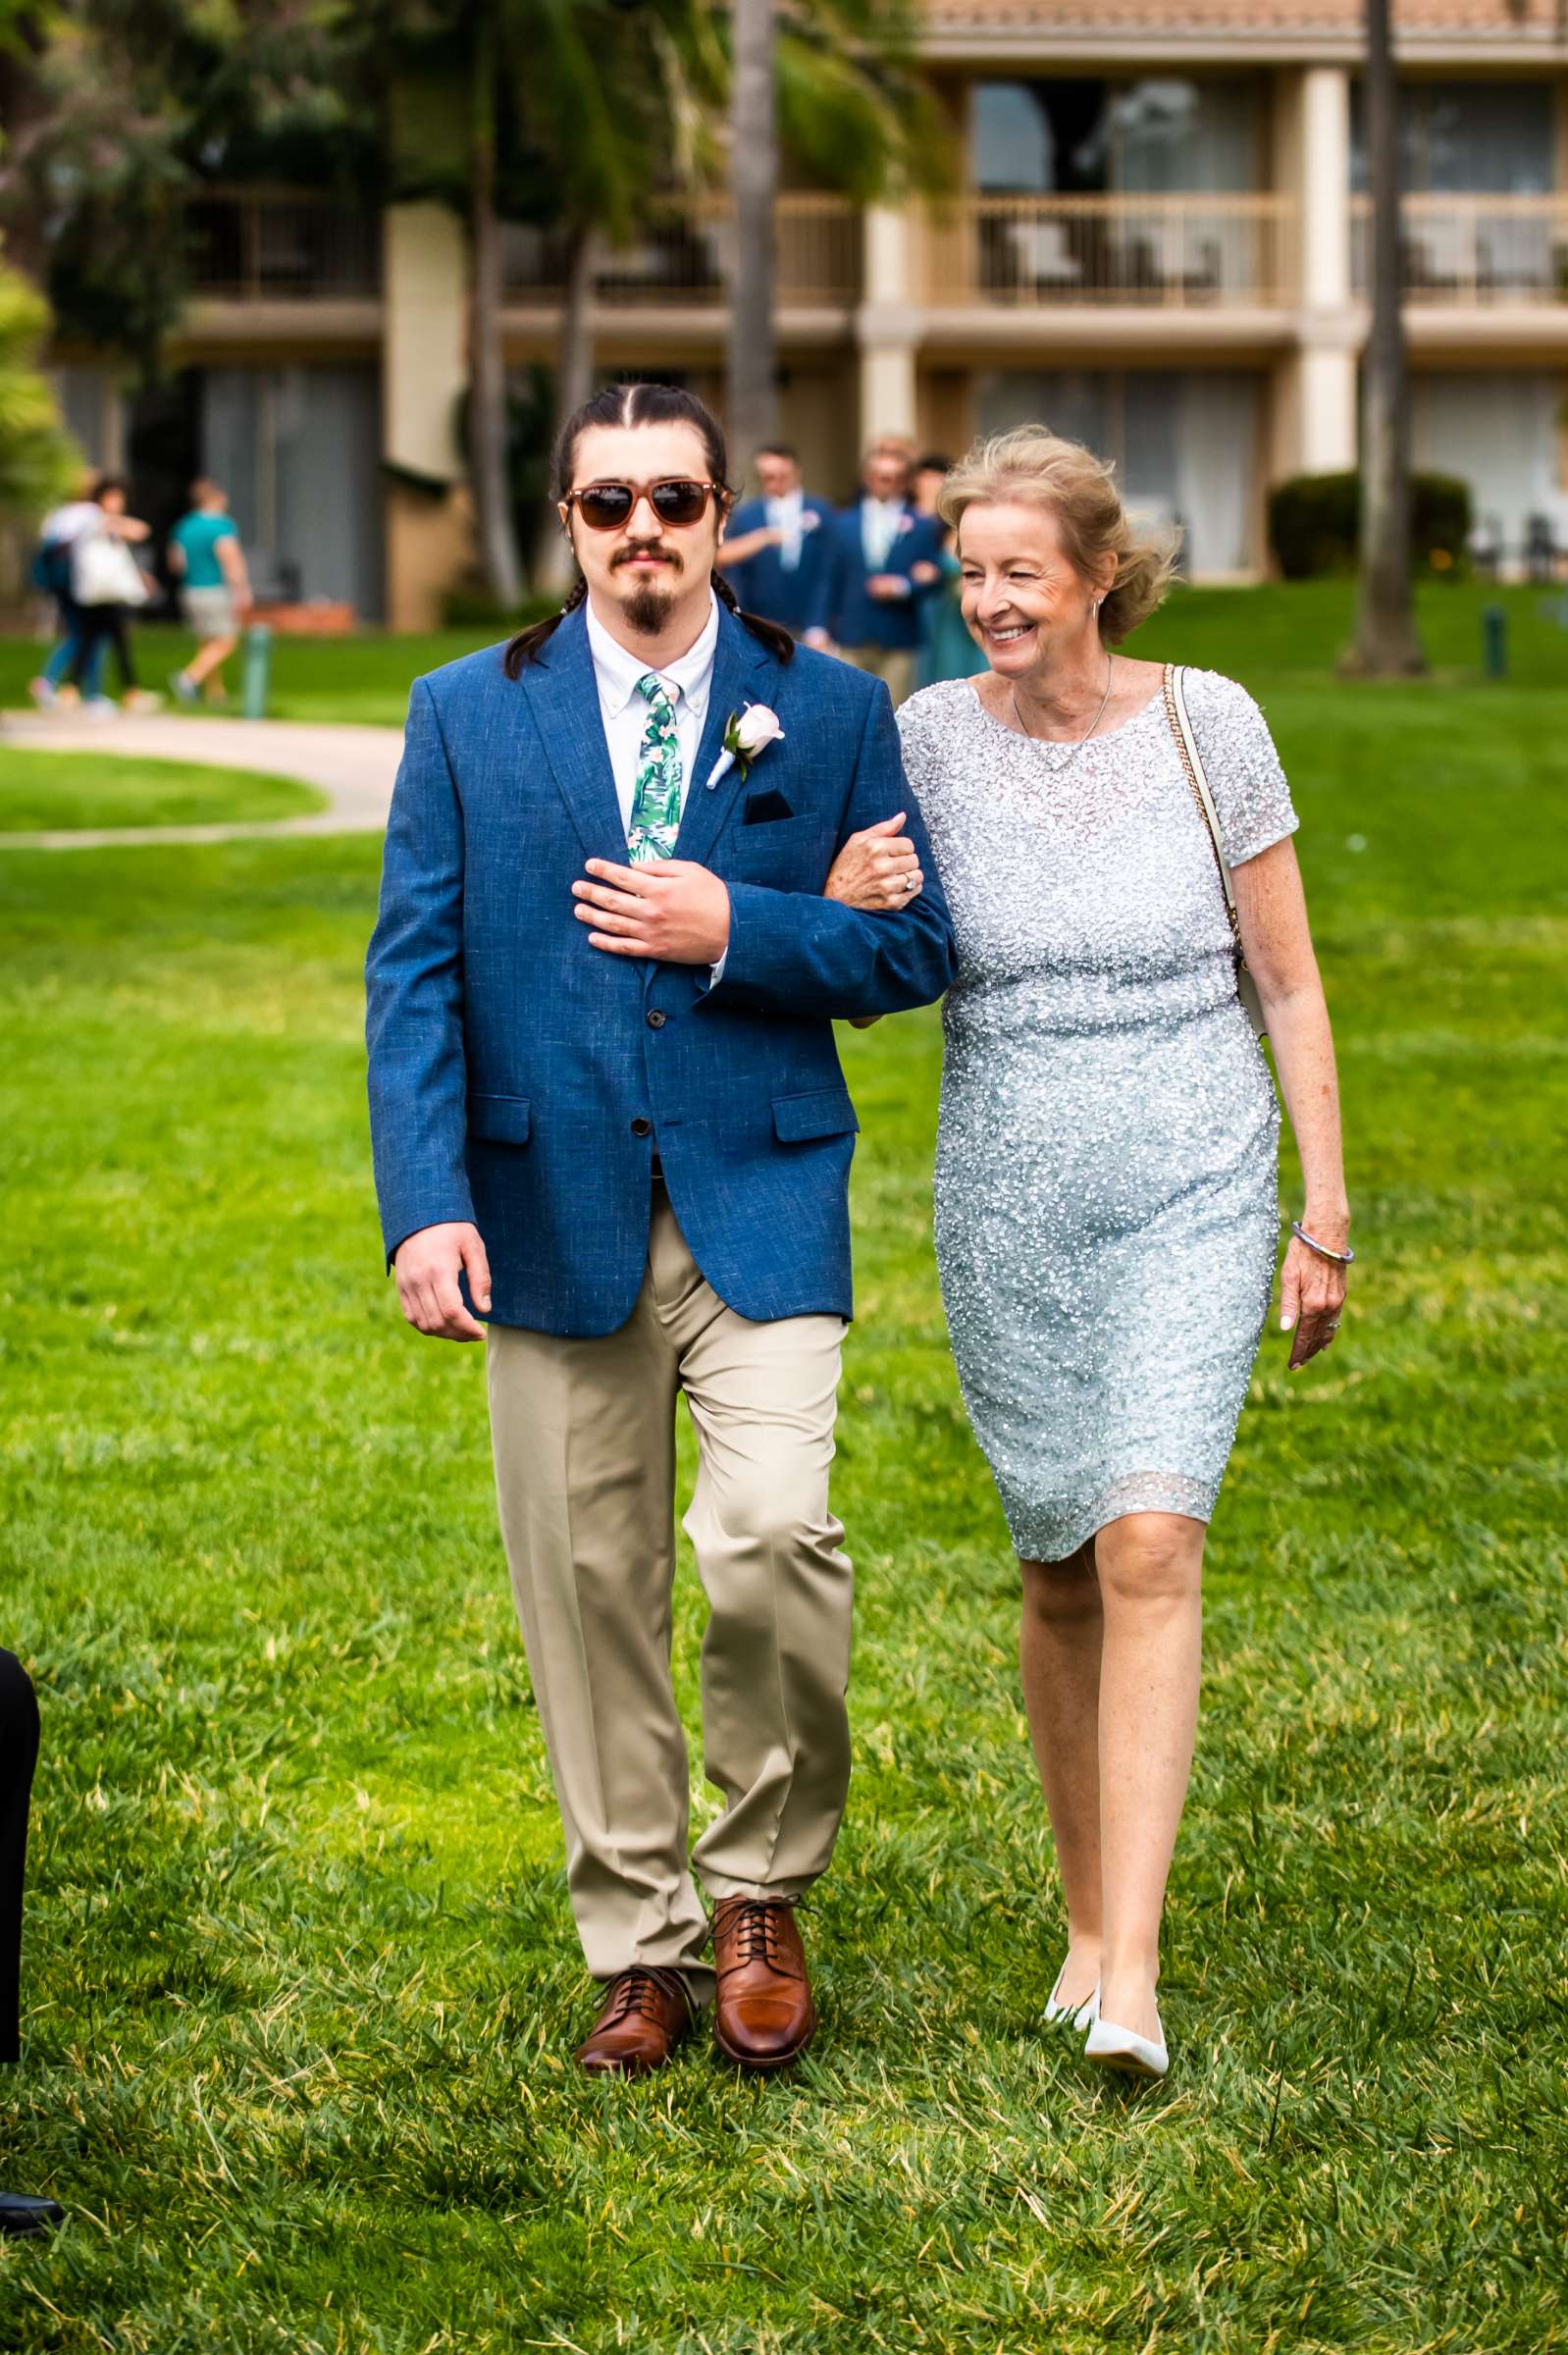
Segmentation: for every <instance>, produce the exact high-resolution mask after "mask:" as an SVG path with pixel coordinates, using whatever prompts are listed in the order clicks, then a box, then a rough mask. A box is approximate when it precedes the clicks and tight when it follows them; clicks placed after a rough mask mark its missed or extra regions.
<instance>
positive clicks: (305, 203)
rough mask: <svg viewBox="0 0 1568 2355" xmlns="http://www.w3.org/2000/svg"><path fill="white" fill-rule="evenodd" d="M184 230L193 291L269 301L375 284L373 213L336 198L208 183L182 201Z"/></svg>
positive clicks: (374, 288) (326, 295)
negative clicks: (206, 191)
mask: <svg viewBox="0 0 1568 2355" xmlns="http://www.w3.org/2000/svg"><path fill="white" fill-rule="evenodd" d="M185 235H186V238H187V240H188V248H187V249H188V253H189V262H190V273H191V285H192V287H193V288H194V290H195V291H196V293H198V294H206V295H214V296H219V297H222V298H224V299H226V300H229V301H232V302H263V301H269V302H270V301H273V300H276V299H282V300H285V301H296V300H300V299H304V300H307V301H309V300H316V301H322V300H329V299H331V298H332V297H334V296H339V297H340V296H343V295H353V294H375V293H377V292H379V291H380V288H381V221H380V217H379V215H378V214H376V213H375V212H373V211H369V210H361V209H359V208H357V207H355V206H352V205H348V204H345V203H344V202H343V200H342V199H341V198H340V197H336V196H323V195H304V194H293V193H290V192H287V191H283V190H276V189H258V188H237V189H215V190H214V191H213V192H212V193H211V194H210V195H205V196H201V197H198V198H197V200H196V201H195V202H194V203H193V204H192V205H190V206H189V207H188V209H187V211H186V214H185Z"/></svg>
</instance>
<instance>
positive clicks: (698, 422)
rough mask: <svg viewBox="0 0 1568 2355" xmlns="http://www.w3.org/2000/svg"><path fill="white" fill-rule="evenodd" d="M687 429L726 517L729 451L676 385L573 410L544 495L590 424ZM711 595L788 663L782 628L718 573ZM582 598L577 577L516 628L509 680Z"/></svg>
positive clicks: (611, 396)
mask: <svg viewBox="0 0 1568 2355" xmlns="http://www.w3.org/2000/svg"><path fill="white" fill-rule="evenodd" d="M596 425H610V426H616V425H618V426H637V425H690V426H693V427H695V428H696V430H697V432H698V433H699V434H700V435H701V437H702V442H703V455H704V458H705V460H706V465H707V472H708V479H709V481H711V482H714V483H717V484H718V486H719V489H718V493H717V497H718V499H719V503H720V510H721V512H723V513H726V514H727V513H728V511H729V509H730V507H731V506H732V505H733V504H734V499H735V494H734V492H733V491H732V490H731V489H730V487H729V453H728V451H727V450H726V449H725V446H724V432H723V428H722V427H721V426H720V424H719V422H718V419H717V418H716V417H715V416H714V415H713V412H712V410H711V409H709V408H707V407H706V405H705V403H704V402H702V401H700V400H699V399H698V397H697V395H696V393H695V392H685V391H683V390H682V388H681V387H680V386H678V385H648V384H632V385H606V386H605V387H604V390H603V391H602V392H596V393H595V394H594V396H593V398H592V399H591V400H585V401H584V403H583V405H582V407H581V408H580V409H574V410H573V412H572V414H571V416H570V417H568V418H567V420H566V422H565V424H564V425H563V426H562V427H561V429H560V432H559V433H558V434H557V435H556V437H555V447H554V450H553V452H552V453H551V457H550V468H549V484H550V496H551V497H552V498H554V499H555V500H556V501H557V503H558V502H559V501H560V500H561V499H563V498H564V497H566V495H567V493H568V492H569V491H570V489H571V487H572V475H573V473H574V472H575V471H576V466H577V445H578V443H579V442H580V441H581V440H582V438H583V436H584V434H586V433H587V432H588V430H589V428H590V427H591V426H596ZM710 577H711V582H712V589H713V594H714V596H715V597H716V598H717V599H718V601H719V602H720V604H722V605H727V606H728V608H729V610H730V611H731V612H732V613H733V614H734V615H735V616H736V618H737V620H739V621H742V622H744V623H745V625H746V627H747V629H749V630H750V631H751V633H752V636H753V637H754V638H756V639H758V641H759V643H760V644H761V645H763V646H765V647H766V649H767V651H768V653H769V654H771V655H772V656H773V657H774V659H775V661H779V662H788V661H790V660H792V659H793V657H794V654H795V641H794V639H793V638H792V637H791V636H790V634H789V632H788V630H783V629H780V628H779V626H778V624H777V622H773V621H763V620H762V619H761V617H760V616H759V615H758V614H756V613H743V612H742V611H741V609H740V603H739V601H738V600H737V598H736V595H735V592H734V590H733V589H732V588H731V587H730V585H729V583H728V581H726V580H725V578H724V575H723V574H722V573H721V572H717V571H715V572H714V573H713V574H712V575H711V576H710ZM587 595H588V583H587V582H586V581H585V580H584V579H583V578H582V575H581V574H579V575H578V578H577V580H576V582H575V584H574V586H573V588H572V590H571V593H570V595H569V596H568V597H567V600H566V602H565V603H564V604H563V605H562V607H561V609H560V611H559V612H558V613H551V614H550V615H549V618H548V620H545V621H536V622H535V623H534V625H533V627H532V629H527V630H519V631H518V633H517V635H516V637H515V638H514V639H513V640H512V641H511V643H510V645H509V646H508V647H507V649H506V654H505V656H504V668H505V672H506V676H507V677H508V678H509V679H515V678H518V677H519V676H520V675H521V673H522V669H523V665H524V663H525V662H533V661H535V660H537V658H538V656H539V655H540V654H541V653H542V652H543V651H544V649H545V647H546V646H548V645H549V641H550V639H551V638H552V637H553V636H554V634H555V632H556V631H557V630H558V629H559V628H560V625H561V623H562V622H563V621H564V620H565V619H566V616H567V614H568V613H572V612H575V611H576V609H577V607H578V606H579V605H580V604H581V603H582V602H583V600H584V599H585V598H586V597H587Z"/></svg>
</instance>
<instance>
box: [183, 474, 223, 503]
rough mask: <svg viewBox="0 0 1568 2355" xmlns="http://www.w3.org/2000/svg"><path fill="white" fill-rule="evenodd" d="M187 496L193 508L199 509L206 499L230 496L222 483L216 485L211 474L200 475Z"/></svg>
mask: <svg viewBox="0 0 1568 2355" xmlns="http://www.w3.org/2000/svg"><path fill="white" fill-rule="evenodd" d="M186 496H187V497H188V498H189V500H190V503H191V505H192V506H193V507H199V506H200V504H201V502H202V500H203V499H204V498H225V497H228V494H227V492H226V491H225V490H224V487H223V485H222V483H215V482H214V481H213V479H212V476H211V475H210V474H198V475H197V476H196V478H195V480H194V482H193V483H192V484H191V486H190V489H189V491H188V492H187V494H186Z"/></svg>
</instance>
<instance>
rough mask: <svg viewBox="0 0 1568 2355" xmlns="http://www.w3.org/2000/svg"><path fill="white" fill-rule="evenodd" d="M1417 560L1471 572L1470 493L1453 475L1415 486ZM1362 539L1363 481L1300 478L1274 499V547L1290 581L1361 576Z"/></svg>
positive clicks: (1427, 477) (1425, 478)
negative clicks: (1467, 550) (1466, 567)
mask: <svg viewBox="0 0 1568 2355" xmlns="http://www.w3.org/2000/svg"><path fill="white" fill-rule="evenodd" d="M1410 489H1411V502H1410V552H1411V554H1412V556H1413V557H1414V559H1415V561H1416V563H1417V564H1418V565H1420V566H1421V567H1423V568H1424V569H1426V570H1430V571H1434V572H1445V573H1449V574H1452V573H1457V572H1459V571H1461V570H1462V569H1463V567H1464V561H1465V547H1466V543H1467V541H1468V540H1469V537H1470V516H1471V499H1470V486H1469V484H1468V483H1462V482H1459V481H1457V480H1456V479H1455V477H1454V476H1452V475H1448V474H1418V475H1415V476H1413V477H1412V478H1411V486H1410ZM1360 533H1361V477H1360V475H1359V474H1297V475H1292V476H1291V478H1290V480H1289V481H1288V482H1284V483H1281V484H1279V485H1278V486H1277V488H1276V489H1275V490H1273V491H1272V492H1271V493H1270V494H1269V545H1270V547H1271V548H1272V549H1274V553H1275V556H1276V559H1277V560H1278V562H1279V566H1280V570H1281V572H1282V573H1283V575H1284V577H1285V579H1286V580H1287V581H1306V580H1311V579H1312V578H1313V577H1314V576H1315V575H1316V574H1319V573H1325V572H1351V571H1353V570H1354V569H1355V562H1356V547H1357V542H1358V540H1359V538H1360Z"/></svg>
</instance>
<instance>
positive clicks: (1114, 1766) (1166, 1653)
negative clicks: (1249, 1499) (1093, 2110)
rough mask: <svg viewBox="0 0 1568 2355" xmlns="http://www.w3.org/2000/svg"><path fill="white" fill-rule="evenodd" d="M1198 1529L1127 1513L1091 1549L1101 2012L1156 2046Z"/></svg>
mask: <svg viewBox="0 0 1568 2355" xmlns="http://www.w3.org/2000/svg"><path fill="white" fill-rule="evenodd" d="M1205 1534H1206V1532H1205V1529H1204V1525H1203V1523H1202V1522H1201V1521H1193V1520H1189V1519H1188V1518H1187V1517H1186V1516H1185V1515H1184V1514H1181V1513H1127V1514H1125V1515H1124V1517H1123V1518H1122V1519H1121V1520H1118V1521H1109V1522H1107V1524H1106V1526H1105V1527H1104V1528H1103V1529H1102V1530H1101V1531H1100V1532H1099V1535H1098V1537H1097V1538H1096V1540H1095V1560H1096V1562H1097V1564H1098V1568H1099V1589H1100V1596H1101V1601H1102V1604H1103V1608H1104V1611H1105V1644H1104V1651H1103V1655H1102V1658H1101V1663H1100V1706H1099V1722H1100V1858H1101V1875H1102V1884H1103V1890H1104V1908H1105V1918H1104V1935H1105V1945H1104V1958H1103V1963H1102V1968H1101V1974H1100V1979H1101V1986H1100V2011H1101V2015H1102V2016H1103V2017H1104V2018H1106V2019H1109V2020H1114V2021H1115V2022H1116V2024H1117V2025H1118V2026H1119V2027H1124V2028H1131V2029H1132V2030H1133V2032H1134V2033H1135V2034H1136V2035H1139V2036H1153V2035H1155V2034H1156V2032H1157V2028H1158V2015H1157V2012H1156V2008H1155V1995H1154V1991H1155V1986H1156V1983H1157V1981H1158V1979H1159V1976H1160V1916H1161V1913H1162V1911H1163V1910H1164V1906H1165V1885H1166V1879H1167V1876H1168V1875H1169V1873H1170V1870H1171V1857H1172V1852H1173V1850H1174V1849H1175V1847H1176V1828H1177V1826H1178V1824H1179V1823H1180V1820H1181V1808H1182V1805H1183V1803H1184V1801H1185V1799H1186V1794H1187V1777H1188V1775H1189V1774H1190V1772H1191V1768H1192V1748H1193V1743H1194V1740H1195V1738H1196V1734H1197V1721H1198V1677H1199V1669H1200V1649H1201V1637H1202V1621H1203V1600H1202V1585H1203V1541H1204V1537H1205Z"/></svg>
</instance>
